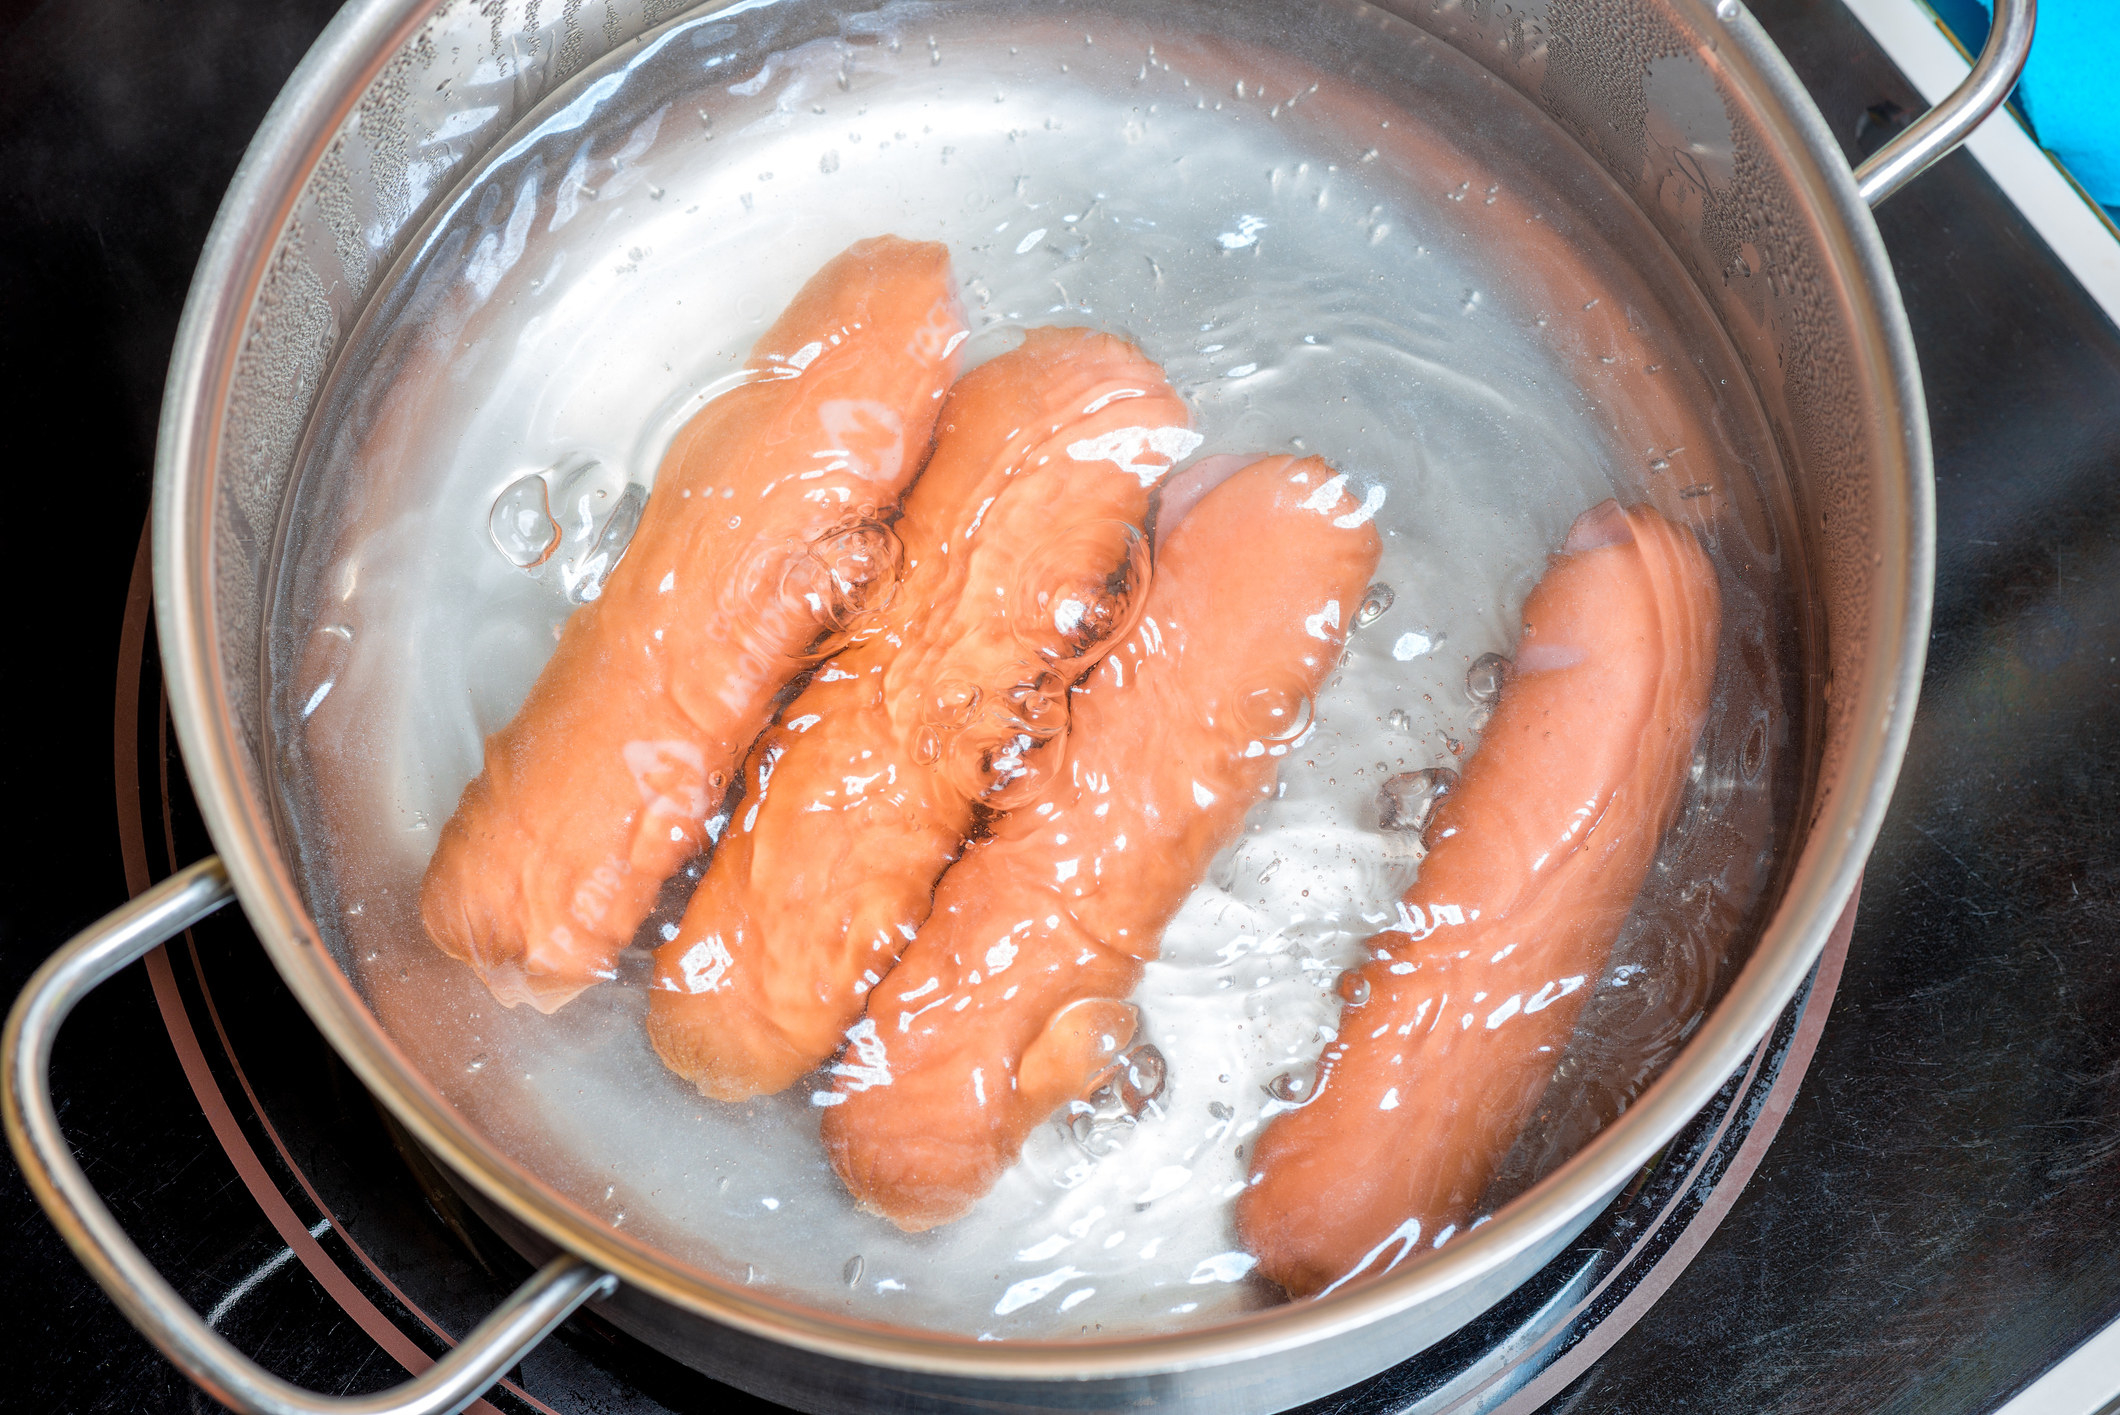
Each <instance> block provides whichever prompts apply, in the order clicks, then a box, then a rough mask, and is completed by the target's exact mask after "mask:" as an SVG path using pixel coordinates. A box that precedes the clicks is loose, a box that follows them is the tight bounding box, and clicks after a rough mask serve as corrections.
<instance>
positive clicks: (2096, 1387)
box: [1995, 1322, 2120, 1415]
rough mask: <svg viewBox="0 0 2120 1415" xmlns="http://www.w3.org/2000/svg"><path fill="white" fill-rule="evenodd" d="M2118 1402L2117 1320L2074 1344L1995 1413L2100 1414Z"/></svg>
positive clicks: (2119, 1336)
mask: <svg viewBox="0 0 2120 1415" xmlns="http://www.w3.org/2000/svg"><path fill="white" fill-rule="evenodd" d="M2116 1403H2120V1322H2115V1323H2113V1324H2112V1325H2111V1326H2109V1327H2107V1328H2106V1329H2105V1330H2104V1331H2101V1332H2099V1333H2098V1334H2097V1335H2096V1336H2094V1337H2092V1338H2091V1339H2090V1340H2089V1341H2086V1342H2084V1343H2083V1345H2081V1346H2079V1347H2077V1348H2076V1349H2075V1350H2074V1351H2072V1352H2070V1353H2069V1354H2068V1355H2067V1356H2066V1357H2064V1358H2062V1361H2061V1363H2060V1364H2059V1365H2057V1366H2055V1367H2054V1368H2053V1369H2052V1370H2050V1371H2048V1372H2047V1373H2046V1374H2045V1375H2043V1376H2041V1377H2040V1378H2039V1379H2038V1380H2036V1381H2034V1382H2032V1383H2031V1384H2030V1385H2029V1386H2027V1387H2025V1388H2024V1390H2023V1391H2021V1392H2020V1393H2019V1394H2018V1395H2017V1396H2016V1398H2015V1399H2013V1400H2011V1401H2010V1402H2009V1403H2008V1404H2007V1405H2004V1406H2003V1407H2002V1408H2001V1409H1999V1410H1997V1411H1996V1412H1995V1415H2103V1412H2105V1411H2108V1410H2110V1409H2112V1408H2113V1407H2114V1405H2115V1404H2116Z"/></svg>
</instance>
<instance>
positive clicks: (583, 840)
mask: <svg viewBox="0 0 2120 1415" xmlns="http://www.w3.org/2000/svg"><path fill="white" fill-rule="evenodd" d="M963 335H964V322H963V315H962V311H961V310H960V309H959V308H958V305H957V300H956V295H955V291H954V288H953V282H952V279H951V275H950V262H949V253H948V251H947V250H946V249H945V248H944V247H942V246H940V245H937V244H933V243H927V242H913V241H904V240H900V239H898V238H897V237H894V236H883V237H878V238H876V239H874V240H867V241H862V242H859V243H857V244H856V245H854V246H852V247H850V248H849V249H848V250H846V251H845V252H844V253H842V254H841V255H839V256H837V257H835V258H834V259H833V260H831V261H830V262H828V263H827V264H826V265H825V266H824V268H823V269H822V270H820V271H818V273H817V274H816V276H814V277H813V278H812V279H811V280H810V282H809V283H808V284H807V285H805V286H804V287H803V289H802V291H801V292H800V293H799V294H798V295H796V297H795V299H794V302H793V303H791V304H790V305H789V306H788V309H787V312H786V313H785V314H783V315H782V316H781V317H780V320H779V321H778V322H777V323H776V324H774V326H773V327H772V328H771V329H770V330H768V331H767V332H766V334H765V335H764V337H762V338H761V339H760V340H759V341H758V343H757V345H756V346H755V347H754V348H753V350H752V355H751V361H750V364H749V365H748V370H747V371H748V372H749V374H750V375H751V381H750V382H748V383H746V384H744V385H743V386H741V387H739V388H737V389H735V390H734V391H733V392H730V393H728V394H726V395H724V396H722V397H720V398H717V399H715V400H714V401H713V402H711V403H709V404H708V405H707V406H706V407H705V408H704V409H703V410H702V411H701V412H700V413H699V414H698V415H697V416H696V417H694V418H693V419H692V421H691V422H690V423H689V424H687V425H686V427H685V428H684V430H683V431H682V432H680V433H679V434H678V437H677V440H676V442H675V443H674V444H673V445H672V447H671V448H670V451H669V453H668V455H667V456H665V457H664V459H663V464H662V469H661V471H660V472H659V473H658V474H657V477H656V482H655V491H654V494H653V495H652V496H651V497H650V498H649V500H648V505H647V508H646V510H645V512H644V513H643V515H642V517H641V523H640V527H639V529H638V531H637V532H636V534H635V535H634V538H633V541H632V543H631V545H630V546H629V547H628V549H627V551H626V554H625V558H624V559H623V560H621V561H620V562H619V564H618V567H617V569H616V570H614V571H613V572H612V573H611V575H610V577H609V579H608V581H607V582H606V583H605V585H604V586H603V590H602V594H601V596H600V597H599V598H597V599H595V600H593V601H591V602H590V603H588V604H585V605H584V606H582V608H581V609H579V610H578V611H576V612H575V614H574V616H573V617H572V618H571V619H569V620H568V621H567V625H566V628H565V630H564V631H563V632H562V633H561V635H560V641H559V646H558V648H557V649H555V650H554V651H553V654H552V658H551V660H550V662H548V663H547V664H546V665H545V669H544V671H543V673H542V674H540V675H539V677H538V680H537V682H536V684H535V685H534V686H533V687H532V688H531V690H530V695H529V697H528V699H527V700H525V702H524V703H523V706H522V709H521V710H520V711H519V712H518V713H517V714H516V716H515V718H514V720H513V721H511V722H510V723H508V725H507V726H505V727H503V728H502V729H501V730H500V731H498V732H496V733H494V734H493V736H492V737H490V738H488V739H487V742H486V760H485V770H484V771H482V772H481V773H480V774H479V776H478V777H477V778H476V779H475V780H473V781H472V783H471V784H470V786H468V787H466V788H465V791H464V795H463V798H462V800H461V801H460V802H459V803H458V805H457V809H456V814H455V815H454V816H452V817H451V818H450V820H449V823H448V825H447V826H446V827H444V829H443V831H442V835H441V840H440V843H439V845H438V846H437V848H436V850H435V853H434V858H433V860H432V861H431V862H430V863H429V864H428V867H427V874H426V878H425V879H424V880H423V881H422V884H421V889H420V914H421V918H422V919H423V921H424V922H425V924H426V926H427V931H428V933H429V934H430V935H431V936H432V937H433V939H434V941H435V942H436V943H437V944H439V945H440V946H441V947H442V949H443V950H444V951H445V952H447V953H450V954H452V955H454V956H455V957H458V958H461V959H463V960H464V961H465V962H467V963H469V964H470V965H471V966H472V967H473V968H474V969H475V970H476V971H477V972H478V974H479V976H480V977H481V978H483V979H484V980H485V982H486V985H487V986H488V987H490V988H491V989H492V990H493V994H494V996H495V997H496V998H497V999H499V1000H500V1001H501V1002H503V1003H506V1004H507V1005H509V1006H511V1007H512V1006H514V1005H515V1004H516V1003H518V1002H528V1003H530V1004H531V1005H532V1006H535V1007H537V1008H539V1009H541V1010H543V1011H546V1012H550V1011H552V1010H553V1009H555V1008H557V1007H559V1006H560V1005H561V1004H563V1003H565V1002H566V1001H567V1000H568V999H570V998H572V997H574V996H575V995H576V994H577V993H579V992H580V991H581V990H582V989H583V988H586V987H589V986H590V985H592V984H593V983H595V982H597V981H598V980H599V979H602V978H607V977H610V976H611V968H612V963H613V960H614V959H615V958H616V956H617V954H618V952H619V950H620V949H622V948H624V947H625V946H626V944H627V943H628V942H629V941H630V940H631V939H632V937H633V933H634V931H635V930H636V929H637V928H639V926H640V924H641V921H642V920H643V919H644V918H646V917H647V915H648V912H649V910H650V909H651V908H653V906H654V902H655V896H656V892H657V891H658V890H659V889H660V888H661V886H662V884H663V882H664V880H666V879H667V878H669V877H670V876H671V875H672V874H674V873H675V872H676V871H677V869H678V867H679V866H680V865H682V864H683V863H684V862H685V861H686V860H687V859H689V858H690V857H691V856H693V855H695V854H697V853H698V852H699V850H700V849H701V848H703V847H704V845H705V844H706V836H705V829H704V827H705V823H706V820H707V818H708V815H709V813H710V812H711V811H712V810H713V809H714V808H715V806H716V805H717V804H718V803H719V802H720V800H721V799H722V797H723V795H724V794H725V793H726V790H727V788H728V784H729V782H730V781H731V779H732V778H733V777H734V774H735V769H736V762H737V759H738V755H739V754H740V753H741V752H742V751H743V749H744V748H745V747H746V746H748V745H749V744H750V742H751V740H752V738H754V737H755V736H757V734H758V731H759V729H760V728H761V727H762V726H764V724H765V721H766V717H767V714H768V711H769V710H770V707H771V704H772V700H773V697H774V695H775V694H777V693H778V692H779V691H780V690H781V689H782V688H783V687H784V686H785V685H786V683H787V682H788V680H789V679H790V678H791V677H792V676H794V674H795V673H796V672H797V671H799V669H800V668H801V667H802V666H803V663H804V661H805V658H804V656H805V655H806V654H807V653H808V652H809V651H810V650H812V649H813V647H814V646H816V645H817V644H818V642H819V640H820V639H821V638H824V637H825V636H827V635H829V634H830V633H832V632H833V630H834V629H836V628H838V627H839V626H840V625H841V624H842V623H843V622H844V621H845V620H847V619H848V618H850V617H851V616H852V615H854V614H856V613H858V612H859V611H860V610H861V609H862V608H863V607H864V606H865V605H866V604H868V603H870V602H871V601H872V600H874V599H875V598H876V597H878V596H879V595H881V594H883V593H884V592H885V591H886V590H887V589H888V588H889V586H890V585H891V584H893V583H894V582H895V578H896V575H897V571H898V557H897V555H896V542H895V541H894V539H893V538H892V535H891V533H890V531H889V530H888V529H887V528H886V526H885V522H886V521H887V520H888V519H889V517H890V515H891V514H892V511H893V509H894V508H895V507H896V505H897V502H898V498H899V495H900V493H901V492H903V491H904V489H905V487H906V485H907V483H909V482H910V481H911V480H912V478H913V474H914V473H915V472H916V471H918V470H919V468H920V464H921V462H922V460H923V459H924V458H925V456H926V454H927V450H928V445H929V440H930V435H931V433H932V431H933V428H934V423H935V418H936V415H937V413H938V411H939V409H940V407H941V401H940V400H941V398H942V394H943V390H944V389H946V388H947V387H948V386H949V383H950V380H951V379H952V378H953V377H954V375H955V373H956V368H957V363H958V354H957V349H958V344H959V343H960V342H961V340H962V338H963Z"/></svg>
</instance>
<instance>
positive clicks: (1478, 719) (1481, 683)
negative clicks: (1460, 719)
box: [1465, 653, 1509, 727]
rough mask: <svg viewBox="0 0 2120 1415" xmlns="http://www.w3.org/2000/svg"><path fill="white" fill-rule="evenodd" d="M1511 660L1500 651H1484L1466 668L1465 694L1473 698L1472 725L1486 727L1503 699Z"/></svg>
mask: <svg viewBox="0 0 2120 1415" xmlns="http://www.w3.org/2000/svg"><path fill="white" fill-rule="evenodd" d="M1508 674H1509V660H1508V659H1506V658H1503V657H1502V656H1501V655H1500V654H1498V653H1483V654H1481V655H1480V656H1479V657H1478V658H1476V659H1474V660H1473V661H1472V667H1470V668H1468V669H1467V670H1465V696H1466V697H1468V698H1470V699H1472V709H1473V711H1472V725H1473V726H1474V727H1485V726H1486V725H1487V720H1488V719H1489V718H1491V717H1493V716H1494V709H1495V706H1496V705H1497V704H1499V703H1500V702H1501V700H1502V684H1503V682H1504V681H1506V679H1507V678H1508Z"/></svg>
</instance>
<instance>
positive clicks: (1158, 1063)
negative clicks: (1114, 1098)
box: [1118, 1042, 1170, 1116]
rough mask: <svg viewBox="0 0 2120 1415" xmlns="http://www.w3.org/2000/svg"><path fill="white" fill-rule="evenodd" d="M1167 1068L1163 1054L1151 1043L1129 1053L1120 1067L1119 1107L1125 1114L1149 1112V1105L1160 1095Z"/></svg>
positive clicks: (1168, 1066) (1167, 1071)
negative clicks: (1124, 1110)
mask: <svg viewBox="0 0 2120 1415" xmlns="http://www.w3.org/2000/svg"><path fill="white" fill-rule="evenodd" d="M1169 1076H1170V1064H1169V1063H1168V1062H1166V1061H1165V1060H1164V1059H1163V1053H1162V1052H1161V1051H1160V1050H1158V1049H1157V1048H1156V1047H1155V1046H1154V1045H1153V1044H1152V1043H1149V1042H1142V1043H1141V1044H1140V1045H1139V1046H1137V1047H1135V1048H1134V1049H1133V1050H1132V1051H1130V1052H1128V1053H1127V1054H1126V1056H1125V1058H1124V1059H1123V1061H1122V1064H1121V1065H1120V1067H1119V1075H1118V1087H1119V1103H1120V1104H1121V1105H1123V1106H1125V1107H1126V1109H1127V1113H1128V1114H1130V1115H1136V1116H1138V1115H1139V1114H1140V1113H1141V1112H1142V1111H1144V1110H1147V1109H1148V1103H1149V1102H1150V1101H1152V1100H1154V1099H1156V1098H1157V1097H1158V1096H1160V1095H1162V1094H1163V1084H1164V1082H1165V1081H1166V1080H1167V1079H1169Z"/></svg>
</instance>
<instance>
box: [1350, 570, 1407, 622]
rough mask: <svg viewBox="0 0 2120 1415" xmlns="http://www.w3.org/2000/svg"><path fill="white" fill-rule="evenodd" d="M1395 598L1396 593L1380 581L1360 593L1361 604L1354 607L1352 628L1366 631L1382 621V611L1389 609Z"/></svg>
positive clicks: (1396, 596)
mask: <svg viewBox="0 0 2120 1415" xmlns="http://www.w3.org/2000/svg"><path fill="white" fill-rule="evenodd" d="M1397 598H1398V593H1397V592H1396V591H1395V590H1393V589H1392V588H1391V586H1389V585H1387V584H1385V583H1384V582H1383V581H1382V580H1379V581H1377V582H1376V583H1375V584H1373V585H1371V586H1370V587H1369V588H1368V589H1366V590H1364V591H1363V592H1362V602H1361V603H1360V604H1359V605H1357V606H1355V611H1354V627H1355V628H1357V629H1366V628H1367V627H1369V626H1370V625H1371V624H1374V623H1376V622H1377V620H1379V619H1382V618H1383V617H1384V611H1385V610H1387V609H1389V608H1391V604H1392V601H1393V600H1396V599H1397Z"/></svg>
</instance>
